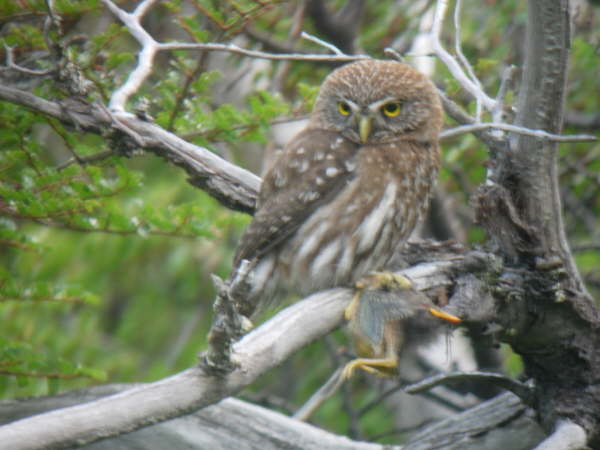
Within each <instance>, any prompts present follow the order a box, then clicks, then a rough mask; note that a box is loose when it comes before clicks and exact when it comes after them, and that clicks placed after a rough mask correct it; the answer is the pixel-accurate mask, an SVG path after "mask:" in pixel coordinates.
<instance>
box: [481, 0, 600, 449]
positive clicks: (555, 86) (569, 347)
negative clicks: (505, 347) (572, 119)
mask: <svg viewBox="0 0 600 450" xmlns="http://www.w3.org/2000/svg"><path fill="white" fill-rule="evenodd" d="M528 4H529V14H528V23H527V40H526V44H525V55H526V59H525V62H524V73H523V79H522V83H521V89H520V93H519V101H518V108H519V110H518V114H517V118H516V124H517V125H521V126H526V127H531V128H536V129H542V130H545V131H548V132H550V133H560V131H561V127H562V120H563V104H564V97H565V83H566V74H567V64H568V52H569V39H570V32H569V15H568V2H567V1H566V0H561V1H556V0H530V1H529V2H528ZM556 152H557V143H556V142H551V141H549V140H542V139H536V138H532V137H527V136H516V135H515V136H512V137H511V139H510V145H508V146H506V147H505V149H504V151H500V152H495V153H493V154H492V158H491V165H490V173H489V175H490V176H489V182H488V184H487V185H486V186H483V187H482V188H481V189H480V192H479V196H478V198H477V204H476V207H477V214H478V217H479V220H480V222H481V223H482V224H483V225H484V227H485V228H486V229H487V231H488V233H489V234H490V236H491V238H492V240H493V241H494V242H495V243H496V249H495V251H496V253H497V254H499V255H500V256H501V257H502V258H503V260H504V261H505V262H506V269H505V270H504V271H503V273H502V274H501V275H500V276H499V277H498V279H497V280H496V282H495V283H493V284H494V285H495V286H492V292H493V293H494V297H495V300H496V302H497V307H498V314H497V320H498V321H499V323H500V324H501V325H502V326H503V327H504V331H503V333H502V336H501V339H503V340H504V341H506V342H508V343H510V344H511V345H512V346H513V348H514V349H515V350H516V351H517V352H518V353H519V354H520V355H521V356H522V357H523V361H524V363H525V370H526V373H527V375H528V376H529V377H531V378H532V379H533V380H535V383H536V389H535V393H536V395H535V396H534V406H535V409H536V410H537V411H538V414H539V418H540V420H541V422H542V423H543V424H544V426H545V427H546V428H547V429H548V430H550V429H552V428H553V427H554V425H555V424H556V423H557V421H558V420H560V419H561V418H567V419H570V420H572V421H573V422H575V423H576V424H578V425H581V426H583V427H584V428H585V430H586V431H587V433H588V434H589V436H590V439H591V442H592V443H595V445H598V443H599V441H598V439H599V432H600V388H599V387H598V376H599V375H598V374H600V332H599V330H598V325H599V324H600V316H599V314H598V309H597V308H596V307H595V305H594V304H593V301H592V299H591V298H590V296H589V294H588V293H587V292H586V290H585V287H584V286H583V283H582V282H581V278H580V276H579V274H578V271H577V268H576V267H575V264H574V262H573V258H572V255H571V253H570V250H569V246H568V243H567V241H566V237H565V234H564V227H563V222H562V215H561V204H560V197H559V187H558V180H557V161H556Z"/></svg>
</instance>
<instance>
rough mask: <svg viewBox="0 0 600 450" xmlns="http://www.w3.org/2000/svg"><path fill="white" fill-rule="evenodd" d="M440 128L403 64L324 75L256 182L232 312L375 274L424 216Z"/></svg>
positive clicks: (367, 65)
mask: <svg viewBox="0 0 600 450" xmlns="http://www.w3.org/2000/svg"><path fill="white" fill-rule="evenodd" d="M441 126H442V108H441V104H440V99H439V96H438V94H437V91H436V88H435V86H434V85H433V83H431V81H429V79H428V78H427V77H426V76H425V75H423V74H421V73H419V72H417V71H416V70H415V69H413V68H412V67H410V66H408V65H406V64H403V63H399V62H396V61H380V60H364V61H359V62H354V63H351V64H347V65H345V66H343V67H340V68H338V69H336V70H335V71H333V72H332V73H331V74H330V75H329V76H327V78H326V79H325V81H324V82H323V84H322V86H321V89H320V92H319V95H318V97H317V100H316V102H315V106H314V110H313V112H312V114H311V116H310V120H309V122H308V125H307V126H306V128H305V129H304V130H303V131H301V132H300V133H299V134H298V135H297V136H296V137H295V138H294V139H292V141H291V142H290V143H289V144H288V145H287V146H286V148H285V149H284V150H283V152H282V153H281V154H280V155H278V157H277V159H276V160H275V162H274V163H273V164H272V165H271V167H270V169H269V170H268V172H267V173H266V175H265V176H264V178H263V182H262V186H261V190H260V194H259V197H258V201H257V207H256V213H255V215H254V218H253V220H252V222H251V223H250V225H249V226H248V228H247V229H246V231H245V233H244V235H243V236H242V238H241V241H240V244H239V247H238V249H237V252H236V254H235V257H234V270H235V268H237V267H239V265H240V263H241V262H242V261H243V260H248V261H249V262H250V266H251V270H250V280H251V281H250V283H251V291H250V294H249V298H247V299H245V300H244V301H243V302H240V304H239V305H237V306H238V309H239V312H240V313H241V314H243V315H245V316H250V315H251V314H252V313H253V312H254V310H255V308H256V307H257V306H260V305H263V304H267V303H268V302H269V301H270V300H271V299H273V298H274V297H276V296H280V295H281V294H282V293H284V292H294V293H297V294H301V295H307V294H310V293H312V292H315V291H319V290H322V289H327V288H332V287H338V286H353V285H354V283H356V282H357V281H358V280H360V279H361V278H362V277H364V276H365V275H366V274H368V273H370V272H372V271H378V270H382V269H383V268H384V267H385V265H386V263H387V262H388V260H389V259H390V258H391V257H392V255H393V254H394V253H395V252H396V251H397V250H398V249H399V248H400V247H401V246H402V245H403V243H404V242H405V241H406V239H407V238H408V236H409V235H410V234H411V232H412V231H413V230H414V229H415V226H416V225H417V224H418V222H419V220H420V219H421V218H422V217H423V215H424V213H425V211H426V208H427V204H428V201H429V197H430V195H431V193H432V190H433V187H434V185H435V182H436V178H437V174H438V169H439V166H440V160H439V158H440V157H439V146H438V134H439V132H440V129H441Z"/></svg>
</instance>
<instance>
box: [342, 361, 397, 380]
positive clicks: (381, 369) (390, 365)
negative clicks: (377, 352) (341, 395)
mask: <svg viewBox="0 0 600 450" xmlns="http://www.w3.org/2000/svg"><path fill="white" fill-rule="evenodd" d="M397 365H398V360H397V359H396V358H382V359H370V358H359V359H355V360H352V361H350V362H349V363H348V364H346V367H344V370H343V371H342V379H344V380H347V379H348V378H350V377H352V376H353V375H354V371H355V370H357V369H361V370H364V371H365V372H369V373H374V374H376V375H379V376H380V377H391V376H394V375H396V367H397Z"/></svg>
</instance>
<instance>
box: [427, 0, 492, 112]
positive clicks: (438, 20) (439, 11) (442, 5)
mask: <svg viewBox="0 0 600 450" xmlns="http://www.w3.org/2000/svg"><path fill="white" fill-rule="evenodd" d="M447 9H448V1H447V0H438V2H437V4H436V7H435V16H434V18H433V26H432V27H431V34H432V44H433V51H434V52H435V54H436V55H437V56H438V57H439V58H440V59H441V60H442V62H443V63H444V64H445V65H446V67H448V70H450V73H452V75H453V76H454V78H456V80H457V81H458V82H459V83H460V85H461V86H462V87H463V88H465V89H466V90H467V92H469V93H470V94H471V95H472V96H473V97H474V98H475V99H476V100H477V101H479V102H481V104H482V105H483V107H485V109H487V110H488V111H493V110H494V107H495V106H496V100H494V99H493V98H491V97H489V96H488V95H487V94H486V93H485V92H484V91H483V90H482V89H480V87H479V86H478V85H477V84H475V83H474V82H473V81H471V80H470V79H469V77H468V76H467V74H465V72H464V70H463V69H462V68H461V67H460V64H459V63H458V61H456V59H455V58H454V57H453V56H452V55H450V53H448V52H447V51H446V50H445V49H444V47H443V46H442V43H441V40H440V39H441V34H442V23H443V21H444V16H445V15H446V10H447Z"/></svg>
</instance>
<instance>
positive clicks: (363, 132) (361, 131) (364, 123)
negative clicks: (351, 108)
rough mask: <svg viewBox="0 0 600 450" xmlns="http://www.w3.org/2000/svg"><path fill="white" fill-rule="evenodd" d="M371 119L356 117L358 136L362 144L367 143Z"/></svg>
mask: <svg viewBox="0 0 600 450" xmlns="http://www.w3.org/2000/svg"><path fill="white" fill-rule="evenodd" d="M372 123H373V118H372V117H371V116H363V115H359V116H358V136H359V137H360V142H362V143H363V144H364V143H366V142H367V139H368V138H369V135H370V134H371V128H372Z"/></svg>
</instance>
